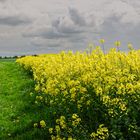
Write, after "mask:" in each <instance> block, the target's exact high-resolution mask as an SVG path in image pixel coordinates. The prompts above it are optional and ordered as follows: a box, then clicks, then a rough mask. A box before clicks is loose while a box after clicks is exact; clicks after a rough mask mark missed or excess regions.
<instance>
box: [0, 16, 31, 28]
mask: <svg viewBox="0 0 140 140" xmlns="http://www.w3.org/2000/svg"><path fill="white" fill-rule="evenodd" d="M29 23H31V20H29V19H28V18H25V17H20V16H8V17H0V25H7V26H18V25H23V24H29Z"/></svg>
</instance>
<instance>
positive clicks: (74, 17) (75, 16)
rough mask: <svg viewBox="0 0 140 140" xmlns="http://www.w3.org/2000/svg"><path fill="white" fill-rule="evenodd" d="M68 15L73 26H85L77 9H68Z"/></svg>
mask: <svg viewBox="0 0 140 140" xmlns="http://www.w3.org/2000/svg"><path fill="white" fill-rule="evenodd" d="M69 14H70V17H71V19H72V20H73V22H74V23H75V24H78V25H80V26H84V25H86V21H85V19H84V17H82V16H81V14H80V13H79V12H78V10H77V9H75V8H69Z"/></svg>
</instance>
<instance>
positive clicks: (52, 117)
mask: <svg viewBox="0 0 140 140" xmlns="http://www.w3.org/2000/svg"><path fill="white" fill-rule="evenodd" d="M116 46H119V45H118V44H117V45H116ZM0 67H1V72H0V76H1V79H2V80H1V83H0V86H1V87H0V96H1V97H0V100H1V108H2V111H1V113H0V116H2V117H1V118H2V120H1V122H0V127H1V128H0V129H1V130H2V131H1V132H2V133H1V134H0V137H1V138H3V139H4V138H5V139H6V138H8V139H29V140H30V139H40V138H41V139H52V140H61V139H62V140H63V139H64V140H65V139H66V140H67V139H68V140H74V139H80V140H88V139H89V140H92V139H93V140H94V139H95V140H98V139H101V140H104V139H109V140H112V139H114V140H115V139H122V140H123V139H124V140H125V139H134V140H135V139H136V140H137V139H139V138H140V121H139V118H140V51H139V50H133V49H131V50H130V51H129V52H127V53H126V52H121V51H119V49H118V50H116V49H111V50H110V51H109V52H108V53H107V54H104V52H103V51H102V50H101V49H100V48H96V49H94V50H92V51H90V52H88V53H87V52H83V53H81V52H76V53H73V52H72V51H69V52H61V53H59V54H44V55H38V56H26V57H23V58H20V59H17V60H16V62H15V61H1V62H0Z"/></svg>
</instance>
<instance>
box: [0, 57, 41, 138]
mask: <svg viewBox="0 0 140 140" xmlns="http://www.w3.org/2000/svg"><path fill="white" fill-rule="evenodd" d="M33 89H34V81H33V79H32V78H31V77H30V76H29V75H28V74H27V73H26V72H24V71H23V70H22V69H21V68H20V67H19V66H18V65H17V64H16V63H15V61H14V60H13V61H12V60H6V61H5V60H4V61H3V60H0V139H2V140H7V139H8V140H9V139H11V140H16V139H20V140H21V139H23V140H26V139H27V140H30V139H37V136H36V135H37V133H36V132H35V131H34V129H33V122H34V121H36V120H37V119H38V118H37V117H36V116H37V115H36V113H37V112H36V111H35V110H37V109H36V107H35V105H34V104H33V100H31V97H30V95H29V93H30V92H32V91H33ZM33 137H34V138H33ZM38 137H39V136H38Z"/></svg>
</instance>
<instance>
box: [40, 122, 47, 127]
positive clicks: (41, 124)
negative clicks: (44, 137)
mask: <svg viewBox="0 0 140 140" xmlns="http://www.w3.org/2000/svg"><path fill="white" fill-rule="evenodd" d="M40 126H41V127H42V128H44V127H46V123H45V121H44V120H42V121H40Z"/></svg>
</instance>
